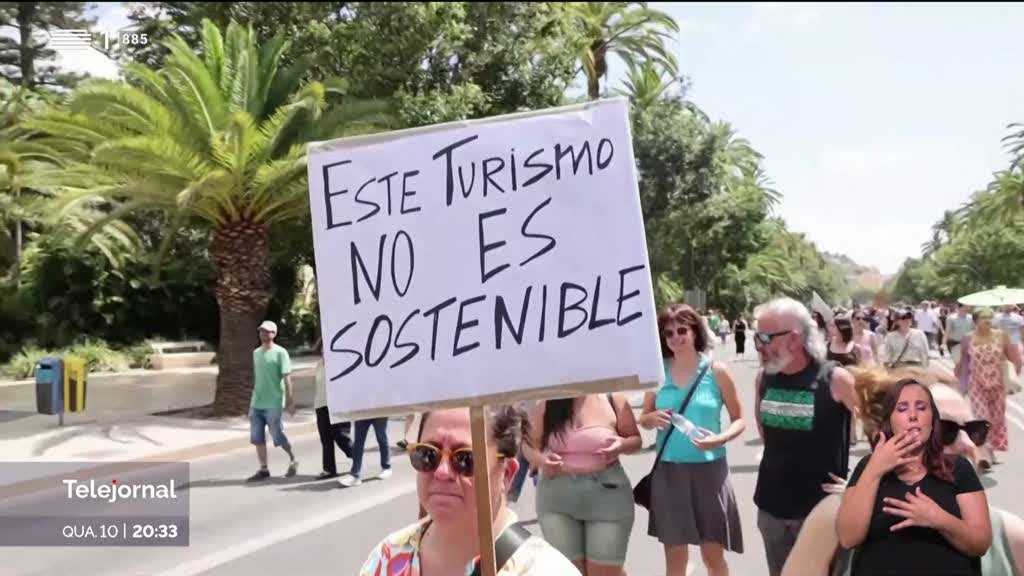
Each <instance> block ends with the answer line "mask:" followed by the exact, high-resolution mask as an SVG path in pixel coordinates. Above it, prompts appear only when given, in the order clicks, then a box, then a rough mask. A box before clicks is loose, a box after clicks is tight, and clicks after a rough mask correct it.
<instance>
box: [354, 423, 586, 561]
mask: <svg viewBox="0 0 1024 576" xmlns="http://www.w3.org/2000/svg"><path fill="white" fill-rule="evenodd" d="M488 424H489V428H490V430H489V433H490V439H489V442H488V452H489V454H488V458H487V462H475V461H474V457H473V435H472V433H471V431H470V419H469V410H468V409H466V408H461V409H453V410H439V411H437V412H428V413H425V414H423V416H422V418H421V419H420V431H419V434H418V435H417V436H416V442H415V443H414V444H411V445H409V447H408V450H409V460H410V462H411V463H412V467H413V469H414V470H416V491H417V493H418V495H419V501H420V506H422V507H423V508H424V509H425V510H426V511H427V516H426V517H425V518H423V519H421V520H419V521H418V522H416V523H415V524H413V525H411V526H408V527H406V528H404V529H402V530H399V531H398V532H395V533H393V534H391V535H390V536H388V537H387V538H385V539H384V541H383V542H381V543H380V544H378V545H377V546H376V547H375V548H374V549H373V551H372V552H371V553H370V556H369V558H367V559H366V562H365V563H364V564H363V568H362V570H361V571H360V572H359V574H360V576H420V575H422V574H425V575H427V576H449V575H453V574H460V575H461V574H476V573H479V572H474V570H479V558H480V548H479V540H478V539H477V538H476V534H477V515H476V498H475V491H474V490H475V489H474V484H473V470H474V467H476V466H487V468H488V470H489V472H490V484H491V513H492V518H493V526H494V534H495V536H496V538H497V541H496V543H495V548H496V549H497V550H498V551H499V552H498V562H497V563H498V566H497V569H498V576H554V575H558V576H579V572H578V571H577V570H576V568H575V567H573V565H572V564H571V563H569V561H568V560H566V559H565V557H564V556H562V555H561V554H559V553H558V551H557V550H555V549H554V548H552V547H551V546H550V545H549V544H548V543H547V542H545V541H544V540H542V539H540V538H538V537H536V536H530V535H529V532H527V531H525V529H523V528H521V527H520V526H519V525H518V524H517V522H518V519H517V518H516V515H515V512H513V511H512V510H509V509H508V507H507V506H506V497H505V494H506V493H507V492H508V489H509V487H510V486H511V484H512V479H513V478H514V477H515V475H516V472H517V471H518V470H519V462H518V461H517V460H516V454H517V453H518V452H519V444H520V441H521V440H522V435H523V428H524V415H523V414H522V413H521V412H520V411H518V410H516V409H514V408H512V407H511V406H505V407H501V408H498V409H496V410H494V411H493V412H492V413H491V415H490V417H489V418H488ZM501 550H506V551H507V552H509V554H508V557H507V558H502V553H501V552H500V551H501Z"/></svg>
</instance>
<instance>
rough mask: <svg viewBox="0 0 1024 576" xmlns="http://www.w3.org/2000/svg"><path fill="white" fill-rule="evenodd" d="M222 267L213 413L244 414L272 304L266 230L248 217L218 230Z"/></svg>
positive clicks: (217, 258)
mask: <svg viewBox="0 0 1024 576" xmlns="http://www.w3.org/2000/svg"><path fill="white" fill-rule="evenodd" d="M210 252H211V255H212V256H213V264H214V266H215V268H216V270H217V287H216V290H215V292H216V296H217V306H218V308H219V310H220V342H219V345H218V349H217V362H218V365H219V370H218V371H217V392H216V395H215V397H214V402H213V405H214V411H215V412H216V413H217V414H219V415H232V416H233V415H239V414H244V413H246V411H248V408H249V401H250V399H251V396H252V386H253V375H252V351H253V349H255V348H256V346H258V345H259V340H258V337H257V334H256V328H257V326H259V323H260V321H261V320H262V319H263V315H264V313H266V310H267V304H269V303H270V249H269V242H268V238H267V229H266V227H265V226H263V225H261V224H254V223H252V222H248V221H238V222H231V223H228V224H226V225H224V226H221V227H220V228H218V229H217V230H216V231H215V232H214V234H213V240H212V242H211V244H210Z"/></svg>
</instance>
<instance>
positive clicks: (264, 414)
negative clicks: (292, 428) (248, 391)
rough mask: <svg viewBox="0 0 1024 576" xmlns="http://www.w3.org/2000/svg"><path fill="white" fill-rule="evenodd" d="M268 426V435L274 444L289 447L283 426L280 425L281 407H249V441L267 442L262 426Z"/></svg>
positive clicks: (256, 442)
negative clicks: (274, 408) (275, 408)
mask: <svg viewBox="0 0 1024 576" xmlns="http://www.w3.org/2000/svg"><path fill="white" fill-rule="evenodd" d="M264 427H267V428H270V437H271V438H273V440H274V446H281V447H284V448H291V444H289V443H288V438H287V437H286V436H285V435H284V428H282V427H281V409H280V408H278V409H277V410H273V409H269V408H250V409H249V441H250V442H252V443H253V444H256V445H260V444H266V443H267V437H266V435H265V433H264V431H263V428H264Z"/></svg>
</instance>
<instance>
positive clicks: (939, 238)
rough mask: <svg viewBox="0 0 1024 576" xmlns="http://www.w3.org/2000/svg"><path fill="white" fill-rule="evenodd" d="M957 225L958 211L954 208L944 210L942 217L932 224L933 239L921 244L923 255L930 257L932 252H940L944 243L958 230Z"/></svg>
mask: <svg viewBox="0 0 1024 576" xmlns="http://www.w3.org/2000/svg"><path fill="white" fill-rule="evenodd" d="M956 226H957V218H956V212H955V211H953V210H946V211H945V212H943V213H942V218H941V219H940V220H939V221H938V222H936V223H935V224H933V225H932V237H931V239H930V240H929V241H928V242H925V243H924V244H922V245H921V252H922V257H923V258H928V257H929V256H931V255H932V254H934V253H936V252H938V250H939V248H942V246H943V245H944V244H946V243H947V242H949V240H950V239H951V238H952V237H953V234H954V233H955V231H956Z"/></svg>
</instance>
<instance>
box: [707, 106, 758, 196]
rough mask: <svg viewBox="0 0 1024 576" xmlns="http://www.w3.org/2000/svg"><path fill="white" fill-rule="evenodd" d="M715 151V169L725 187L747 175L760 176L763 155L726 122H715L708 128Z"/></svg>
mask: <svg viewBox="0 0 1024 576" xmlns="http://www.w3.org/2000/svg"><path fill="white" fill-rule="evenodd" d="M708 131H709V134H710V137H711V139H712V142H713V147H714V151H715V156H714V164H715V169H716V170H717V171H718V172H719V173H720V174H722V175H723V176H724V177H725V178H724V183H725V185H726V187H730V186H735V185H736V184H737V183H738V182H740V181H742V180H743V179H744V178H746V177H747V176H748V175H751V176H752V175H754V174H756V175H757V177H762V176H763V173H762V172H761V171H760V166H759V164H760V162H761V160H762V159H763V156H762V155H761V153H760V152H758V151H757V150H754V147H753V146H751V145H750V141H749V140H747V139H746V138H739V137H738V136H737V134H736V131H735V130H733V128H732V125H731V124H729V123H728V122H715V123H713V124H712V125H711V126H710V127H709V129H708Z"/></svg>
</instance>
